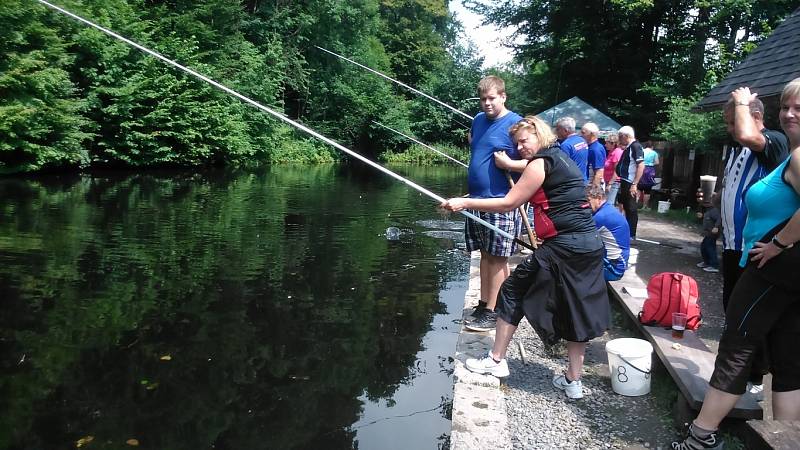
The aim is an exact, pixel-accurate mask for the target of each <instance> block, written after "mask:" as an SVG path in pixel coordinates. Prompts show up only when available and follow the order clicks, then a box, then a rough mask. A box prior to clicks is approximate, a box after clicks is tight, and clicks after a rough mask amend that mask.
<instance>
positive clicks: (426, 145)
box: [372, 120, 469, 168]
mask: <svg viewBox="0 0 800 450" xmlns="http://www.w3.org/2000/svg"><path fill="white" fill-rule="evenodd" d="M372 123H374V124H376V125H379V126H382V127H383V128H386V129H387V130H389V131H394V132H395V133H397V134H399V135H400V136H403V137H404V138H406V139H408V140H410V141H413V142H415V143H417V144H419V145H421V146H423V147H425V148H427V149H429V150H433V151H434V152H436V153H438V154H440V155H442V156H444V157H445V158H447V159H449V160H451V161H453V162H454V163H456V164H459V165H462V166H464V167H465V168H467V167H469V166H467V165H466V164H464V163H463V162H461V161H459V160H457V159H455V158H453V157H452V156H450V155H448V154H447V153H445V152H442V151H439V150H436V149H435V148H433V147H431V146H430V145H428V144H426V143H424V142H421V141H418V140H417V139H414V138H413V137H411V136H408V135H406V134H403V133H402V132H400V131H397V130H395V129H394V128H392V127H389V126H387V125H384V124H382V123H380V122H378V121H376V120H373V121H372Z"/></svg>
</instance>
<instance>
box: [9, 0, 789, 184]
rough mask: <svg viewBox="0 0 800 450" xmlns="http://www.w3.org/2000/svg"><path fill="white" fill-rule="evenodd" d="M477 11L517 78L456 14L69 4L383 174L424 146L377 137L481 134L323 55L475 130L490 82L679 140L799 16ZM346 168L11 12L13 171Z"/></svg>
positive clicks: (294, 135) (195, 83)
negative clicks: (753, 54)
mask: <svg viewBox="0 0 800 450" xmlns="http://www.w3.org/2000/svg"><path fill="white" fill-rule="evenodd" d="M464 3H465V4H466V5H467V6H468V7H469V8H471V9H473V10H475V11H477V12H480V13H483V14H484V15H485V16H486V17H487V20H488V21H489V22H491V23H493V24H495V25H498V26H502V27H513V28H514V29H516V30H517V32H516V36H515V39H516V40H515V41H514V42H516V43H511V45H512V47H513V49H514V52H515V54H516V60H515V62H514V63H513V64H512V65H510V66H507V67H502V68H491V69H489V70H488V71H487V70H484V69H483V68H482V65H483V59H482V58H481V57H480V56H479V55H478V54H477V52H476V50H475V48H474V47H473V46H471V45H470V44H469V42H466V43H465V42H464V41H463V40H462V39H460V38H459V33H460V32H461V31H462V30H461V26H460V24H459V23H458V22H457V21H456V20H455V18H454V17H453V15H452V14H451V13H450V12H449V11H448V2H447V1H446V0H353V1H348V2H340V1H334V0H303V1H288V0H277V1H270V2H265V1H261V0H244V1H241V2H231V1H229V0H197V1H186V0H92V1H87V0H62V2H61V4H62V6H64V7H66V8H67V9H69V10H70V11H72V12H74V13H76V14H79V15H81V16H84V17H86V18H87V19H89V20H92V21H95V22H97V23H98V24H100V25H102V26H106V27H108V28H110V29H112V30H114V31H116V32H118V33H120V34H122V35H123V36H126V37H128V38H130V39H132V40H134V41H136V42H139V43H141V44H143V45H145V46H147V47H149V48H152V49H153V50H155V51H158V52H159V53H161V54H163V55H165V56H167V57H169V58H172V59H175V60H176V61H177V62H179V63H181V64H184V65H187V66H189V67H191V68H193V69H195V70H197V71H199V72H201V73H203V74H206V75H208V76H210V77H211V78H214V79H216V80H217V81H219V82H221V83H223V84H225V85H227V86H229V87H231V88H233V89H235V90H237V91H239V92H241V93H242V94H244V95H246V96H249V97H251V98H253V99H254V100H256V101H258V102H260V103H262V104H264V105H266V106H269V107H271V108H273V109H275V110H277V111H278V112H280V113H282V114H285V115H287V116H289V117H291V118H294V119H298V120H299V121H301V122H303V123H305V124H308V125H309V126H311V127H312V128H314V129H317V130H318V131H320V132H322V133H323V134H326V135H328V136H329V137H331V138H333V139H334V140H336V141H338V142H340V143H342V144H344V145H347V146H350V147H354V148H356V149H357V150H358V151H360V152H362V153H364V154H366V155H368V156H369V157H373V158H374V157H379V156H381V155H382V154H383V153H387V154H394V155H397V154H402V153H404V152H405V151H406V150H408V149H410V148H412V147H411V143H410V142H408V141H407V140H406V139H404V138H402V137H400V136H397V135H395V134H394V133H392V132H391V131H388V130H386V129H385V128H382V127H380V126H377V125H376V124H374V123H373V122H374V121H378V122H381V123H383V124H385V125H388V126H390V127H392V128H394V129H397V130H400V131H402V132H404V133H410V134H412V135H415V136H417V137H419V138H420V139H423V140H426V141H429V142H438V143H441V144H444V145H451V146H463V145H464V143H465V137H466V132H467V129H468V127H469V124H468V123H466V122H468V120H463V119H459V118H458V117H457V116H455V115H454V114H453V113H452V112H449V111H447V110H443V109H442V108H441V107H439V106H437V105H435V104H432V103H431V102H430V101H428V100H426V99H423V98H420V97H418V96H415V95H413V94H411V93H409V92H407V91H404V90H402V89H400V88H398V87H397V86H395V85H393V84H392V83H390V82H388V81H386V80H384V79H382V78H380V77H376V76H375V75H373V74H370V73H368V72H366V71H364V70H363V69H360V68H358V67H355V66H353V65H351V64H348V63H346V62H344V61H341V60H338V59H336V58H335V57H333V56H331V55H329V54H327V53H324V52H322V51H321V50H319V49H318V48H317V46H320V47H323V48H327V49H330V50H332V51H334V52H337V53H340V54H343V55H346V56H347V57H349V58H352V59H354V60H356V61H358V62H360V63H362V64H365V65H367V66H369V67H372V68H374V69H376V70H379V71H381V72H383V73H386V74H387V75H389V76H391V77H395V78H397V79H399V80H400V81H402V82H404V83H407V84H409V85H411V86H414V87H417V88H418V89H421V90H423V91H425V92H427V93H429V94H431V95H433V96H434V97H436V98H439V99H441V100H442V101H444V102H446V103H448V104H451V105H454V106H456V107H457V108H459V109H461V110H462V111H465V112H467V113H469V114H474V113H475V112H477V105H476V104H475V102H474V100H470V98H472V97H474V96H475V86H476V84H477V81H478V80H479V79H480V77H481V76H482V75H484V74H486V73H487V72H489V73H497V74H500V75H501V76H503V77H505V78H507V79H508V80H509V84H508V85H509V106H511V107H512V108H514V109H515V110H516V111H518V112H520V113H536V112H539V111H542V110H544V109H546V108H548V107H550V106H552V105H554V104H556V103H558V102H561V101H563V100H565V99H567V98H570V97H572V96H576V95H577V96H579V97H580V98H582V99H584V100H586V101H587V102H589V103H590V104H592V105H594V106H596V107H598V108H599V109H601V110H603V111H605V112H607V113H609V114H610V115H612V116H613V117H615V118H616V119H618V120H619V121H621V122H624V123H626V124H631V125H633V126H634V127H635V128H636V130H637V134H638V135H640V136H651V134H652V135H657V134H658V130H667V129H671V130H673V132H672V134H670V136H673V137H675V136H681V135H685V133H683V134H682V131H681V130H680V129H676V128H675V127H680V123H675V124H673V125H674V126H672V127H670V126H669V124H668V122H669V121H670V120H671V117H677V116H674V114H675V113H676V110H675V109H674V108H673V107H674V106H675V105H683V104H684V103H685V101H686V100H687V99H691V98H695V97H696V96H697V95H698V94H701V93H703V92H705V91H706V90H707V89H708V87H709V86H710V85H711V84H713V83H714V81H715V80H718V79H720V77H722V76H723V75H724V74H725V73H727V72H729V71H730V70H731V68H732V67H733V66H734V65H735V63H737V62H739V61H741V60H742V58H743V57H744V56H745V55H746V54H747V53H748V52H749V51H750V50H751V49H752V48H753V47H754V45H755V44H756V43H757V42H758V41H759V40H760V39H763V38H764V37H765V36H767V35H768V34H769V32H770V31H771V30H772V29H773V28H774V27H775V26H776V25H777V24H778V23H780V21H781V20H782V19H783V18H784V17H785V16H786V15H787V14H788V13H789V12H791V10H792V9H793V8H794V7H795V2H793V1H791V0H664V1H658V2H654V1H652V0H611V1H608V0H580V1H578V0H559V1H545V0H526V1H518V0H501V1H492V2H490V1H488V0H467V1H465V2H464ZM598 81H600V82H598ZM670 108H673V109H670ZM687 114H691V113H688V112H687ZM685 118H688V119H691V117H690V116H686V117H685ZM675 131H678V133H677V134H675V133H674V132H675ZM662 135H663V136H662V137H666V136H667V134H663V133H662ZM338 158H341V156H340V155H338V154H337V153H336V152H335V151H333V150H332V149H330V148H329V147H327V146H325V145H323V144H321V143H319V142H317V141H315V140H313V139H311V138H308V137H306V136H304V135H302V134H300V133H298V132H295V131H293V130H292V129H291V128H290V127H289V126H288V125H285V124H283V123H282V122H280V121H278V120H276V119H274V118H270V117H268V116H267V115H265V114H263V113H262V112H260V111H258V110H256V109H254V108H252V107H250V106H248V105H246V104H244V103H241V102H240V101H238V100H236V99H234V98H232V97H231V96H229V95H227V94H225V93H222V92H220V91H217V90H215V89H213V88H212V87H210V86H208V85H206V84H204V83H202V82H201V81H199V80H195V79H192V78H191V77H189V76H188V75H186V74H183V73H181V72H179V71H177V70H175V69H173V68H171V67H169V66H167V65H165V64H163V63H161V62H160V61H157V60H156V59H154V58H152V57H149V56H147V55H144V54H143V53H141V52H139V51H137V50H135V49H133V48H130V47H128V46H126V45H125V44H123V43H120V42H118V41H116V40H114V39H112V38H110V37H108V36H106V35H104V34H102V33H100V32H98V31H97V30H94V29H91V28H88V27H86V26H84V25H82V24H80V23H78V22H76V21H74V20H72V19H70V18H68V17H66V16H63V15H61V14H58V13H56V12H54V11H51V10H48V9H47V8H45V7H44V6H42V5H39V4H37V3H35V2H29V1H22V0H7V1H4V2H2V3H1V4H0V173H9V172H19V171H23V172H25V171H36V170H43V169H59V170H60V169H64V168H68V169H69V168H86V167H92V168H94V167H154V166H165V165H166V166H176V165H177V166H184V165H189V166H202V165H215V164H227V163H234V164H249V163H261V162H267V163H270V162H326V161H335V160H337V159H338Z"/></svg>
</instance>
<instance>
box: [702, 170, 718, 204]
mask: <svg viewBox="0 0 800 450" xmlns="http://www.w3.org/2000/svg"><path fill="white" fill-rule="evenodd" d="M716 186H717V177H715V176H712V175H702V176H700V190H701V191H702V193H703V201H704V202H710V201H711V196H712V195H714V188H716Z"/></svg>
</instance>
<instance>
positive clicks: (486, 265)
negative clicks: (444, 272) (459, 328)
mask: <svg viewBox="0 0 800 450" xmlns="http://www.w3.org/2000/svg"><path fill="white" fill-rule="evenodd" d="M478 95H479V96H480V100H481V110H482V112H480V113H478V115H477V116H475V118H474V119H473V120H472V128H471V129H470V132H469V142H470V160H469V169H468V172H469V175H468V178H467V185H468V187H469V196H470V197H471V198H496V197H505V195H506V194H507V193H508V191H509V183H508V180H507V178H506V174H505V172H504V171H503V170H501V169H499V168H498V167H497V166H496V165H495V162H494V152H497V151H505V152H506V154H507V155H508V156H509V157H510V158H512V159H519V154H518V153H517V148H516V146H515V145H514V143H513V142H512V140H511V136H509V134H508V131H509V129H510V128H511V126H512V125H514V124H516V123H517V122H519V121H520V120H522V117H521V116H520V115H519V114H517V113H514V112H511V111H509V110H508V109H507V108H506V107H505V102H506V89H505V82H503V80H502V79H501V78H499V77H496V76H488V77H486V78H484V79H482V80H481V81H480V83H478ZM470 212H471V213H472V214H474V215H476V216H478V217H480V218H481V219H483V220H485V221H487V222H489V223H490V224H492V225H495V226H497V227H498V228H500V229H502V230H503V231H506V232H508V233H509V234H511V235H512V236H517V235H518V233H519V229H520V226H521V220H522V219H521V217H520V215H519V213H518V212H517V210H514V211H511V212H507V213H487V212H481V211H475V210H471V211H470ZM465 235H466V236H465V240H466V244H467V251H469V252H471V251H473V250H480V252H481V262H480V279H481V297H480V300H479V302H478V306H477V307H476V308H475V311H474V312H473V313H472V315H471V316H470V317H469V318H468V319H467V324H466V325H465V328H467V329H468V330H472V331H489V330H492V329H494V327H495V323H496V321H497V314H496V313H495V312H494V307H495V304H496V303H497V294H498V292H500V285H501V284H503V281H505V279H506V278H508V275H509V274H510V271H509V268H508V263H507V262H508V257H509V256H511V255H512V254H513V253H514V250H515V249H516V245H515V243H514V241H513V240H511V239H508V238H505V237H503V236H502V235H500V234H498V233H497V232H496V231H493V230H491V229H489V228H487V227H485V226H483V225H481V224H479V223H477V222H475V221H473V220H469V219H467V221H466V224H465Z"/></svg>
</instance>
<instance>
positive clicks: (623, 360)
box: [616, 354, 651, 375]
mask: <svg viewBox="0 0 800 450" xmlns="http://www.w3.org/2000/svg"><path fill="white" fill-rule="evenodd" d="M616 356H617V357H618V358H619V359H621V360H622V362H624V363H625V364H627V365H629V366H631V367H633V368H634V369H636V370H638V371H639V372H642V373H643V374H645V375H650V372H651V371H650V370H646V371H645V370H642V369H640V368H638V367H636V366H634V365H633V364H631V362H630V361H628V360H627V359H625V357H624V356H622V355H619V354H618V355H616Z"/></svg>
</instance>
